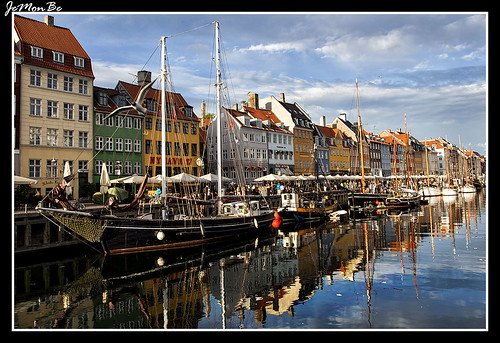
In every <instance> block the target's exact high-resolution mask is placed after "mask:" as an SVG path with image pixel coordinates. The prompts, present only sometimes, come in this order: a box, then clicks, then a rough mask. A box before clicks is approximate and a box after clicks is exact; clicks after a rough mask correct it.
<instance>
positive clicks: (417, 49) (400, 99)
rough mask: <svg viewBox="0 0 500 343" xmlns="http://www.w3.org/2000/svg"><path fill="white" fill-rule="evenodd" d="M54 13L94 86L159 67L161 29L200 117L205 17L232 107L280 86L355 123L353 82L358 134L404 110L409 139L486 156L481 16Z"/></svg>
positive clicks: (318, 112)
mask: <svg viewBox="0 0 500 343" xmlns="http://www.w3.org/2000/svg"><path fill="white" fill-rule="evenodd" d="M23 15H24V16H27V17H30V18H34V19H37V20H41V21H43V17H44V14H32V13H25V14H23ZM53 15H54V17H55V24H56V25H58V26H63V27H67V28H69V29H71V30H72V32H73V33H74V35H75V36H76V38H77V39H78V40H79V41H80V44H81V45H82V46H83V48H84V49H85V50H86V51H87V53H88V54H89V56H90V57H91V59H92V65H93V70H94V75H95V81H94V84H95V85H97V86H102V87H110V88H114V87H115V86H116V83H117V81H118V80H124V81H128V82H132V81H134V76H133V75H134V74H136V72H137V70H140V69H143V67H144V69H148V70H151V71H152V72H153V75H157V74H158V72H159V63H160V62H159V60H160V58H159V50H157V51H156V53H154V54H153V52H154V51H155V49H156V47H157V46H158V43H159V39H160V37H161V36H172V37H171V38H168V39H167V50H168V59H169V64H170V69H171V71H172V80H173V84H174V87H175V91H176V92H179V93H181V94H182V95H183V96H184V97H185V98H186V100H187V101H188V103H190V104H191V105H192V106H193V107H194V109H195V112H196V113H197V114H199V113H200V104H201V101H202V100H205V101H208V102H209V103H213V101H214V100H213V99H209V97H211V96H213V94H214V89H213V87H210V84H211V83H213V82H214V80H213V79H214V77H215V76H214V75H215V73H214V67H213V62H212V61H211V57H212V56H213V54H214V52H213V51H214V50H213V44H214V28H213V25H207V26H204V25H206V24H209V23H211V22H213V21H215V20H217V21H219V22H220V29H221V35H222V39H223V48H224V57H225V61H227V68H228V69H227V76H230V82H228V83H227V84H228V88H229V95H230V98H231V100H230V101H231V103H239V102H240V101H242V100H246V99H247V93H248V92H255V93H258V94H259V96H260V97H261V98H262V97H266V96H269V95H274V96H275V97H279V93H285V95H286V100H287V102H297V103H298V104H299V105H300V106H301V107H302V108H303V109H305V110H306V112H308V114H309V115H310V116H311V117H312V119H313V121H314V122H316V123H319V118H320V116H322V115H325V116H326V120H327V123H329V122H332V121H333V120H334V118H335V117H336V116H337V115H338V114H339V113H343V112H345V113H347V118H348V119H349V120H351V121H355V120H356V119H357V108H356V88H355V81H356V79H358V83H359V94H360V109H361V115H362V120H363V125H364V127H365V129H366V130H367V131H370V132H374V133H379V132H380V131H382V130H384V129H392V130H395V129H397V128H403V129H404V113H405V112H406V113H407V122H408V130H409V131H410V132H411V133H412V134H413V135H414V136H415V137H417V138H418V139H421V140H423V139H424V138H426V137H427V138H430V137H432V138H437V137H438V136H442V137H444V138H448V140H450V141H451V142H453V143H455V144H457V145H458V136H459V135H460V136H461V142H462V145H467V147H468V145H469V143H470V144H471V145H472V148H473V149H474V150H476V151H478V152H479V153H481V154H485V152H486V139H487V137H486V126H487V107H486V106H487V105H486V104H487V101H486V97H487V82H486V81H487V79H486V77H487V76H486V75H487V69H486V68H487V14H485V13H433V14H432V13H418V14H415V13H398V14H393V13H388V14H380V13H365V14H349V13H307V12H306V13H293V14H292V13H282V14H276V13H270V14H262V13H258V14H255V13H231V14H220V13H198V14H193V13H187V14H171V13H170V14H169V13H164V14H158V13H154V14H153V13H152V14H122V13H88V14H76V13H73V14H71V13H63V12H61V13H53ZM200 26H204V27H202V28H200V29H197V30H194V31H189V30H191V29H195V28H199V27H200ZM186 31H189V32H186ZM183 32H185V33H183ZM180 33H182V34H180ZM150 57H151V58H150Z"/></svg>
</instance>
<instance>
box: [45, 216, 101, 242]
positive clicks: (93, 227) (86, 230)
mask: <svg viewBox="0 0 500 343" xmlns="http://www.w3.org/2000/svg"><path fill="white" fill-rule="evenodd" d="M51 214H52V216H53V217H54V219H56V220H57V221H58V222H59V223H61V224H63V225H64V226H65V227H67V228H68V229H70V230H71V231H73V232H74V233H76V234H78V235H80V236H82V237H83V238H85V239H86V240H88V241H89V242H99V240H100V239H101V237H102V234H103V232H104V229H105V227H106V224H107V221H106V220H104V221H101V220H99V219H94V218H90V217H84V216H68V215H66V214H64V213H56V212H53V213H51Z"/></svg>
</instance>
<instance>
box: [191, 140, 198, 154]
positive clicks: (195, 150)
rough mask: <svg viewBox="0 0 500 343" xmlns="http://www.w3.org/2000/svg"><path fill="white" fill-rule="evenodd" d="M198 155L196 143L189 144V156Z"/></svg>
mask: <svg viewBox="0 0 500 343" xmlns="http://www.w3.org/2000/svg"><path fill="white" fill-rule="evenodd" d="M197 155H198V144H196V143H193V144H191V156H197Z"/></svg>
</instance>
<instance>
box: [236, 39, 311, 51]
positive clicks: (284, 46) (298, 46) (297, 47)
mask: <svg viewBox="0 0 500 343" xmlns="http://www.w3.org/2000/svg"><path fill="white" fill-rule="evenodd" d="M307 45H308V43H307V42H306V41H294V42H281V43H269V44H257V45H251V46H250V47H248V48H239V49H237V51H239V52H248V51H253V52H266V53H282V52H288V51H303V50H304V49H306V47H307Z"/></svg>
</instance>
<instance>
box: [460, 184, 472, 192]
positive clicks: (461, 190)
mask: <svg viewBox="0 0 500 343" xmlns="http://www.w3.org/2000/svg"><path fill="white" fill-rule="evenodd" d="M460 193H476V187H473V186H464V187H462V188H461V189H460Z"/></svg>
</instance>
